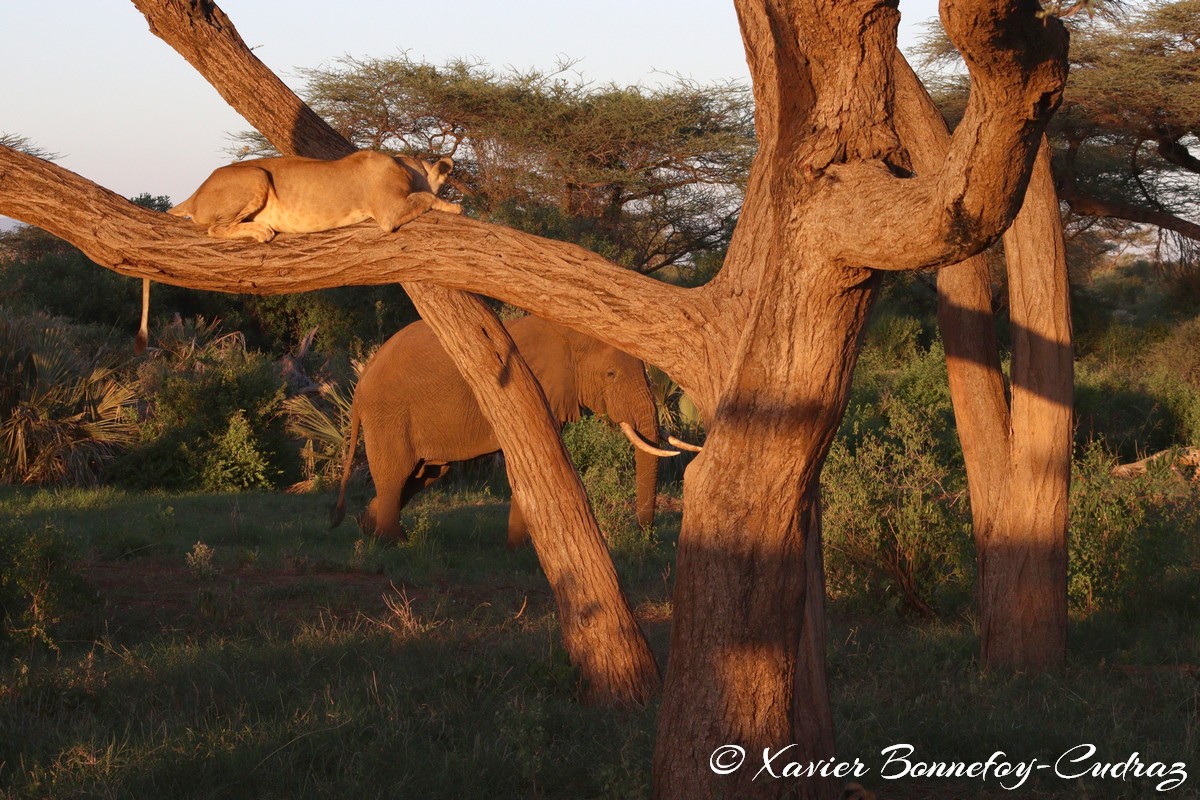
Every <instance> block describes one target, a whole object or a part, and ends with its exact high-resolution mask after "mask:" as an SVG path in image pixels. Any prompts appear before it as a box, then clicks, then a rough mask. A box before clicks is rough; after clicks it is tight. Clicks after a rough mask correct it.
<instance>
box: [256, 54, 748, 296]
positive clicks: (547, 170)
mask: <svg viewBox="0 0 1200 800" xmlns="http://www.w3.org/2000/svg"><path fill="white" fill-rule="evenodd" d="M570 66H571V65H570V64H563V65H560V66H559V68H558V69H557V70H555V71H553V72H550V73H545V72H542V71H540V70H528V71H523V72H517V71H515V70H509V71H507V72H496V71H493V70H491V69H488V68H486V67H484V66H483V65H481V64H478V63H475V62H468V61H464V60H461V59H459V60H454V61H451V62H449V63H447V64H446V65H444V66H435V65H432V64H427V63H423V62H419V61H414V60H413V59H412V58H411V57H409V56H408V55H407V54H401V55H399V56H394V57H391V58H371V59H362V60H356V59H351V58H344V59H342V60H341V61H339V62H338V63H337V64H335V65H333V66H326V67H320V68H318V69H313V70H308V71H306V72H305V73H304V74H305V78H306V80H307V84H306V87H305V91H304V94H305V97H306V99H307V102H308V105H309V106H310V107H311V108H312V109H313V110H314V111H316V112H317V113H318V114H320V115H321V117H322V118H324V119H326V120H329V121H330V124H332V125H333V127H334V128H335V129H336V130H337V131H338V133H340V134H342V135H343V136H345V137H346V138H347V139H348V140H350V142H351V143H352V144H354V145H355V146H356V147H362V148H369V149H372V150H383V151H392V152H404V153H407V152H415V153H422V154H438V155H449V156H452V157H453V158H454V173H453V174H452V175H451V176H450V179H449V182H450V185H451V186H452V187H453V189H454V190H456V191H457V192H458V193H459V194H460V195H461V196H462V201H463V203H464V205H465V207H466V209H467V211H468V213H470V214H471V215H472V216H474V217H476V218H479V219H484V220H486V221H489V222H496V223H499V224H503V225H508V226H510V227H515V228H520V229H521V230H524V231H528V232H530V233H536V234H539V235H542V236H548V237H550V238H553V239H564V240H567V241H573V242H575V243H577V244H580V245H583V246H584V247H587V248H588V249H589V250H593V251H595V252H597V253H600V254H601V255H604V256H605V257H606V258H608V259H609V260H610V261H614V262H616V263H618V264H621V265H622V266H625V267H629V268H630V269H634V270H636V271H638V272H641V273H643V274H649V273H652V272H656V271H658V270H661V269H663V268H664V267H669V266H681V267H684V268H687V267H689V266H690V265H691V263H692V261H693V260H694V258H695V257H696V256H697V255H698V254H701V253H706V252H709V251H712V250H723V249H724V247H725V245H726V244H728V241H729V235H730V232H731V231H732V229H733V223H734V222H735V221H736V219H737V210H738V208H739V207H740V205H741V196H742V188H743V184H744V182H745V179H746V172H747V171H748V169H749V166H750V160H751V158H752V157H753V155H754V127H753V118H752V104H751V102H750V97H749V90H748V89H747V88H745V87H744V86H741V85H739V84H734V83H718V84H711V85H700V84H697V83H695V82H692V81H686V80H682V79H679V80H677V81H675V82H674V83H673V84H671V85H668V86H664V87H662V88H658V89H654V90H648V89H644V88H641V87H637V86H632V87H622V86H615V85H603V86H593V85H590V84H588V83H586V82H584V81H583V80H582V79H581V78H577V79H573V80H571V79H568V78H567V77H566V71H567V69H568V68H569V67H570ZM241 138H242V140H243V141H244V142H245V144H246V149H245V153H246V154H247V155H250V154H254V155H270V152H267V151H269V150H271V149H273V148H270V147H269V146H267V145H266V143H265V142H264V141H263V140H262V137H261V134H257V133H250V134H245V135H243V136H242V137H241Z"/></svg>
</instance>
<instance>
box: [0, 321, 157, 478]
mask: <svg viewBox="0 0 1200 800" xmlns="http://www.w3.org/2000/svg"><path fill="white" fill-rule="evenodd" d="M113 364H114V361H113V359H112V358H111V357H110V356H109V355H108V354H107V353H106V351H105V349H104V347H103V346H97V345H95V344H94V343H92V342H83V341H81V339H80V337H79V335H78V331H77V330H75V326H71V325H69V324H67V323H65V322H63V321H61V320H56V319H53V318H51V317H47V316H45V315H41V314H34V315H30V316H18V315H14V314H11V313H9V312H8V311H5V310H3V309H0V458H2V461H0V479H2V480H5V481H8V482H10V483H34V484H58V483H75V484H90V483H94V482H95V481H96V479H97V476H98V474H99V472H100V470H101V468H102V467H103V466H104V465H105V464H106V463H108V462H109V461H110V460H111V459H112V458H114V457H115V456H116V454H117V453H118V452H120V451H121V450H122V449H124V448H126V447H128V446H129V445H131V444H132V443H133V442H134V441H135V439H136V435H137V426H136V423H135V421H134V419H133V415H132V406H133V404H134V402H135V400H136V394H135V392H134V390H133V389H131V388H130V387H129V386H127V385H126V384H125V383H124V382H123V381H121V380H120V379H119V378H118V375H117V373H116V370H115V368H114V366H113Z"/></svg>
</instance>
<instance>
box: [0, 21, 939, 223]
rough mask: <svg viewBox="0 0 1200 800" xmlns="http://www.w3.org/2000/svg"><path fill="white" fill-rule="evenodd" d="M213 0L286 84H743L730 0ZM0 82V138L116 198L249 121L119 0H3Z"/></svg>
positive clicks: (189, 173)
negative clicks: (322, 76)
mask: <svg viewBox="0 0 1200 800" xmlns="http://www.w3.org/2000/svg"><path fill="white" fill-rule="evenodd" d="M218 4H219V5H220V6H221V8H222V9H224V11H225V12H226V13H227V14H228V15H229V17H230V19H232V20H233V23H234V24H235V25H236V26H237V28H238V31H239V32H240V33H241V34H242V38H243V39H245V40H246V43H247V44H248V45H250V46H251V47H252V48H255V50H254V52H255V54H256V55H257V56H258V57H259V58H260V59H262V60H263V62H265V63H266V64H267V66H269V67H271V68H272V69H274V70H275V72H276V73H277V74H278V75H279V76H280V77H282V78H283V79H284V80H285V81H287V82H288V84H289V85H291V86H292V88H294V89H297V90H299V89H302V85H301V82H300V80H299V76H298V73H297V70H298V69H299V68H305V67H317V66H321V65H323V64H332V63H333V62H335V61H336V60H337V59H338V58H339V57H341V56H343V55H351V56H355V57H367V56H372V57H376V56H377V57H383V56H388V55H392V54H395V53H398V52H400V51H403V50H407V51H408V53H409V54H410V56H412V57H413V58H415V59H418V60H425V61H429V62H431V63H434V64H442V63H445V62H446V61H447V60H449V59H451V58H455V57H477V58H479V59H481V60H482V61H483V62H484V63H486V64H487V65H489V66H491V67H494V68H504V67H508V66H512V67H515V68H517V69H529V68H539V69H544V70H549V69H552V68H553V67H554V66H555V64H556V63H557V62H558V61H559V60H561V59H562V58H569V59H574V60H577V61H578V62H579V63H578V65H577V66H576V67H575V69H576V70H577V71H579V72H582V73H583V75H584V76H585V77H586V78H587V79H589V80H591V81H593V82H595V83H609V82H615V83H619V84H635V83H640V84H643V85H654V84H655V83H658V82H662V81H663V80H664V79H665V78H664V76H663V73H670V74H680V75H683V76H684V77H688V78H691V79H694V80H697V81H700V82H713V81H720V80H727V79H736V80H741V81H748V75H747V70H746V63H745V54H744V51H743V49H742V43H741V38H740V36H739V34H738V27H737V18H736V16H735V15H734V11H733V3H732V2H731V0H604V2H578V0H558V2H549V1H548V0H540V1H539V0H508V1H507V2H504V3H497V2H495V0H457V1H456V2H451V3H444V4H442V5H441V8H440V9H438V8H436V7H434V6H433V5H426V4H420V5H418V4H416V3H406V2H404V1H403V0H388V2H384V0H339V2H337V3H333V2H329V0H289V2H279V1H278V0H219V2H218ZM335 8H336V10H335ZM900 10H901V14H902V22H901V32H900V40H901V42H900V43H901V46H902V47H907V46H909V45H911V44H912V43H913V41H915V38H916V36H917V34H918V33H919V32H920V24H921V23H923V22H924V21H926V20H927V19H929V18H930V17H932V16H935V15H936V14H937V4H936V2H935V0H901V3H900ZM406 19H408V20H413V22H411V23H409V22H405V21H404V20H406ZM0 75H2V76H3V78H2V79H0V81H2V82H0V133H9V134H17V135H21V136H26V137H28V138H29V139H30V140H31V141H32V142H33V143H34V144H36V145H37V146H39V147H41V148H43V149H45V150H49V151H52V152H55V153H58V154H60V156H61V157H60V158H59V159H58V160H57V163H58V164H59V165H61V166H63V167H65V168H67V169H70V170H73V171H74V172H77V173H79V174H80V175H83V176H84V177H86V178H88V179H90V180H93V181H95V182H97V183H99V184H101V185H103V186H106V187H108V188H109V189H112V190H113V191H115V192H118V193H120V194H122V195H125V196H126V197H129V196H133V195H136V194H140V193H142V192H149V193H150V194H154V195H163V194H165V195H169V196H170V197H171V198H172V200H173V201H174V202H177V203H178V202H181V201H182V200H184V199H185V198H186V197H187V196H188V195H190V194H191V193H192V191H193V190H194V189H195V188H196V187H197V186H198V185H199V184H200V182H201V181H202V180H203V179H204V178H205V177H207V175H208V173H209V172H211V171H212V170H213V169H214V168H216V167H217V166H220V165H221V164H222V163H227V162H228V161H229V160H231V159H230V157H229V156H228V155H227V154H226V153H225V152H224V151H225V149H226V148H227V147H229V146H230V141H229V134H230V133H233V132H237V131H241V130H246V129H247V128H249V125H247V123H246V122H245V121H244V120H243V119H242V118H241V117H240V116H238V115H237V114H235V113H234V112H233V111H231V110H230V109H229V107H228V106H227V105H225V103H224V102H223V101H222V100H221V99H220V97H219V96H218V95H217V93H216V92H215V91H214V90H213V89H212V88H211V87H210V86H209V85H208V84H207V82H205V81H204V79H202V78H201V77H200V76H199V75H198V74H197V73H196V72H195V70H193V69H192V68H191V67H190V66H189V65H188V64H187V63H186V62H185V61H184V60H183V59H182V58H180V57H179V56H178V55H177V54H176V53H175V52H174V51H173V50H171V49H170V48H169V47H168V46H167V45H166V44H164V43H163V42H161V41H160V40H159V39H158V38H157V37H155V36H154V35H153V34H151V33H150V32H149V30H148V28H147V25H146V22H145V19H144V18H143V17H142V15H141V14H140V13H139V12H138V11H137V9H135V8H134V7H133V5H132V4H131V3H129V2H122V1H121V0H117V1H116V2H97V0H38V2H32V1H31V0H24V1H23V2H22V1H20V0H0ZM0 221H3V218H2V217H0Z"/></svg>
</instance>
